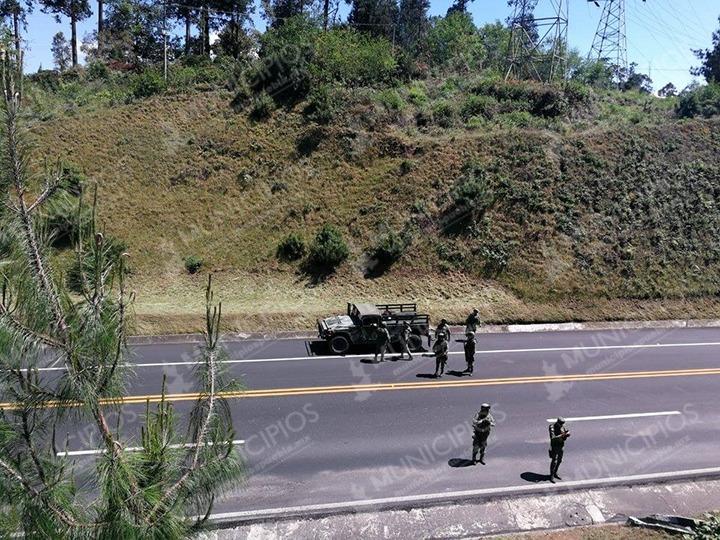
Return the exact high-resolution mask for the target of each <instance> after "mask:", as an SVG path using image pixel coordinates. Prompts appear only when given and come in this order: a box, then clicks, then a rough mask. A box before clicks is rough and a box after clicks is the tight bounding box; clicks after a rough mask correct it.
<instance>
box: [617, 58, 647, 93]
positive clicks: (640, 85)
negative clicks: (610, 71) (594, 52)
mask: <svg viewBox="0 0 720 540" xmlns="http://www.w3.org/2000/svg"><path fill="white" fill-rule="evenodd" d="M637 67H638V65H637V64H636V63H635V62H633V63H631V64H630V67H628V68H627V69H624V68H621V69H619V70H618V78H619V80H620V89H621V90H625V91H627V90H637V91H638V92H642V93H643V94H651V93H652V79H651V78H650V77H648V76H647V75H645V74H644V73H640V72H639V71H637Z"/></svg>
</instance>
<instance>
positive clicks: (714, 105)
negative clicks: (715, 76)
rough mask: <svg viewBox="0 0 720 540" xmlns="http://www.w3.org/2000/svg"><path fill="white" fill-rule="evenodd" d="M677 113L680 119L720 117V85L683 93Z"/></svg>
mask: <svg viewBox="0 0 720 540" xmlns="http://www.w3.org/2000/svg"><path fill="white" fill-rule="evenodd" d="M675 113H676V114H677V115H678V116H679V117H680V118H693V117H696V116H703V117H705V118H710V117H711V116H716V115H720V83H711V84H708V85H707V86H700V87H697V88H693V89H690V90H685V91H683V92H682V93H681V94H680V96H679V98H678V103H677V107H676V109H675Z"/></svg>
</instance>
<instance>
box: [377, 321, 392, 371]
mask: <svg viewBox="0 0 720 540" xmlns="http://www.w3.org/2000/svg"><path fill="white" fill-rule="evenodd" d="M388 343H390V332H388V329H387V325H386V324H385V323H384V322H381V323H380V325H379V327H378V328H377V334H376V336H375V362H377V359H378V354H379V355H380V361H381V362H384V361H385V353H386V352H387V347H388Z"/></svg>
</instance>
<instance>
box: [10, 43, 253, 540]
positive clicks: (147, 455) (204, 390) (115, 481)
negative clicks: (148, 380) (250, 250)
mask: <svg viewBox="0 0 720 540" xmlns="http://www.w3.org/2000/svg"><path fill="white" fill-rule="evenodd" d="M4 56H5V57H4V58H3V69H2V84H3V100H2V105H3V106H2V115H3V120H4V122H3V127H4V129H3V131H2V137H3V139H4V140H3V145H2V174H1V175H0V196H2V201H0V203H1V204H0V208H2V210H0V220H1V221H2V223H1V224H0V225H1V226H0V285H1V288H0V290H1V293H2V294H1V295H0V395H2V396H3V398H4V399H5V400H7V401H9V403H5V404H4V405H3V408H2V409H0V504H1V505H2V510H3V511H2V513H0V537H7V536H9V535H10V534H11V533H16V532H18V531H20V530H22V532H23V533H24V536H25V537H27V538H70V539H74V538H78V539H79V538H87V539H90V538H122V539H127V540H135V539H137V540H139V539H145V538H150V539H152V538H158V539H159V538H163V539H168V538H183V537H186V536H187V535H189V533H190V531H191V529H192V528H193V527H194V526H196V525H198V524H199V522H198V520H197V519H195V518H191V517H190V516H193V515H200V516H203V515H207V514H208V513H209V511H210V508H211V507H212V503H213V500H214V497H215V495H216V494H218V493H221V492H223V491H224V490H227V489H229V488H230V487H232V485H234V483H235V482H236V481H237V480H238V478H239V476H240V474H241V472H242V471H241V464H240V461H239V458H238V457H237V455H236V452H235V451H234V448H233V445H232V440H233V431H232V422H231V419H230V417H229V408H228V406H227V404H224V403H223V399H222V395H223V393H224V392H227V391H232V392H236V391H237V390H238V389H237V385H235V384H234V383H232V382H229V381H226V380H225V375H224V373H223V370H222V363H221V360H222V358H223V349H222V347H221V346H220V342H219V324H220V317H221V308H220V307H219V306H218V307H217V308H216V307H214V301H213V296H212V292H211V288H210V282H208V289H207V293H206V301H207V302H206V303H207V309H206V322H207V325H206V330H205V347H204V354H203V359H202V361H201V364H200V366H199V368H200V369H199V381H198V385H199V388H198V396H199V397H198V399H197V401H196V403H195V406H194V408H193V410H192V412H191V413H190V416H189V430H188V437H189V441H186V440H183V439H182V438H181V437H179V436H178V434H177V430H176V422H177V419H176V413H175V412H174V410H173V407H172V405H171V404H170V403H169V402H168V401H167V400H166V399H165V388H164V384H163V388H162V390H163V391H162V397H161V398H160V399H159V403H158V404H157V407H156V408H155V409H154V410H153V409H151V408H150V405H149V403H148V405H147V410H146V425H145V427H144V428H143V429H142V433H141V438H140V440H141V443H142V448H141V450H140V451H139V452H136V453H132V454H131V453H130V451H129V450H127V449H126V448H125V446H124V444H123V441H122V440H121V439H120V435H119V434H118V433H116V432H115V430H114V426H111V424H110V422H109V419H108V412H110V411H112V410H115V411H117V412H121V410H122V409H121V405H119V403H121V402H122V399H123V387H124V384H123V383H124V379H125V375H126V374H127V370H128V366H127V363H126V361H125V356H126V349H127V345H126V341H127V335H128V329H129V322H128V316H127V314H128V309H129V307H130V304H131V301H132V298H131V295H128V294H127V292H126V288H125V273H126V272H125V262H124V261H125V258H126V255H124V254H118V253H117V250H116V249H114V247H113V245H112V242H110V241H109V239H107V238H106V237H105V235H104V234H103V233H102V232H100V231H99V230H97V229H96V228H95V224H94V219H92V218H91V219H89V221H87V222H83V223H81V224H79V225H82V226H81V227H79V228H78V231H83V232H78V235H77V238H76V258H77V262H78V267H79V286H80V290H81V291H82V292H81V294H80V295H79V297H77V296H71V295H70V294H69V292H68V290H67V287H66V286H65V284H64V281H63V280H62V279H61V275H60V274H58V273H57V272H56V271H55V270H54V268H53V267H52V265H51V264H50V261H49V258H48V240H47V238H46V237H45V235H44V234H41V233H40V230H41V229H42V227H39V223H40V221H41V219H42V216H43V211H44V208H45V207H46V205H47V204H48V203H50V202H51V201H53V200H54V198H56V197H59V196H61V195H62V193H63V192H64V191H65V190H66V189H67V187H68V186H66V185H65V184H64V182H65V180H64V177H63V174H62V172H61V170H60V169H57V170H53V171H51V172H50V173H49V174H48V176H47V179H46V183H45V186H44V188H42V189H41V190H40V192H39V194H37V195H32V194H33V193H35V191H34V190H32V189H30V188H29V185H28V179H29V174H28V171H27V170H26V167H27V163H28V160H29V157H30V156H29V154H28V147H27V145H26V144H25V143H24V137H23V133H24V132H23V130H22V129H21V127H20V126H19V125H18V120H19V118H20V104H21V103H22V68H21V62H16V63H14V62H13V61H12V59H11V58H10V55H7V54H6V55H4ZM78 215H79V216H81V215H83V213H82V212H78ZM93 215H94V212H93ZM48 362H51V363H53V365H54V366H56V367H58V368H60V370H59V371H58V376H57V377H47V376H41V373H40V370H39V368H40V367H41V366H45V365H47V363H48ZM70 415H72V417H73V418H74V419H75V421H76V422H80V423H83V424H86V425H88V426H92V427H93V428H94V429H95V430H96V432H97V433H98V435H99V437H100V442H101V444H100V447H101V449H102V451H103V452H102V453H101V454H100V455H99V456H98V457H97V461H96V467H97V473H96V478H97V486H96V487H92V486H87V485H85V483H76V481H75V474H74V472H73V470H72V469H71V467H70V463H69V460H68V457H67V456H64V455H63V451H62V450H65V449H63V448H59V447H58V441H57V435H58V433H59V429H60V426H61V423H60V422H61V420H63V419H65V418H67V417H68V416H70ZM65 446H67V442H66V443H65ZM201 522H202V518H201V519H200V523H201Z"/></svg>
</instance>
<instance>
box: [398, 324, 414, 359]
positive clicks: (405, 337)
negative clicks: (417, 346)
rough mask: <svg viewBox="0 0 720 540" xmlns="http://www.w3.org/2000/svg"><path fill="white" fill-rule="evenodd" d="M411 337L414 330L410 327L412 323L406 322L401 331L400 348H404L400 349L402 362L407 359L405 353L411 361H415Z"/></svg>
mask: <svg viewBox="0 0 720 540" xmlns="http://www.w3.org/2000/svg"><path fill="white" fill-rule="evenodd" d="M410 336H412V328H411V327H410V323H409V322H407V321H405V322H404V323H403V326H402V330H401V331H400V347H402V348H401V349H400V360H402V359H403V358H405V353H407V355H408V359H409V360H412V359H413V355H412V353H411V352H410Z"/></svg>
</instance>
